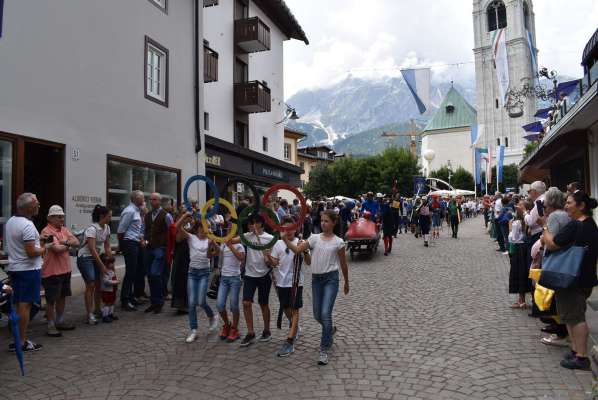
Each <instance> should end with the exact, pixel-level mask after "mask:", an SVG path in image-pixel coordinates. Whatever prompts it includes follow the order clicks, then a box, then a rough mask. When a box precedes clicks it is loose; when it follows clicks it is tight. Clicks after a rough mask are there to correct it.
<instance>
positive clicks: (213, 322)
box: [208, 315, 220, 332]
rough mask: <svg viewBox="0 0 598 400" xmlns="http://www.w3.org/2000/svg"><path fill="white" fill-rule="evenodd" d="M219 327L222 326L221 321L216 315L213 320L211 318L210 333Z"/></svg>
mask: <svg viewBox="0 0 598 400" xmlns="http://www.w3.org/2000/svg"><path fill="white" fill-rule="evenodd" d="M219 325H220V320H219V318H218V316H217V315H214V316H213V317H212V318H210V325H209V326H208V332H214V331H216V330H217V329H218V326H219Z"/></svg>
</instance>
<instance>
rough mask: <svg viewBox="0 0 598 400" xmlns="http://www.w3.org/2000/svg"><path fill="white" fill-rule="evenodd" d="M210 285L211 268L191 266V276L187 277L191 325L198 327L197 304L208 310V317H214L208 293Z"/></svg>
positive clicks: (193, 327) (191, 326)
mask: <svg viewBox="0 0 598 400" xmlns="http://www.w3.org/2000/svg"><path fill="white" fill-rule="evenodd" d="M209 285H210V269H209V268H203V269H196V268H189V277H188V278H187V296H188V298H189V327H190V328H191V329H197V312H196V309H197V306H200V307H201V308H203V309H204V311H205V312H206V315H207V316H208V318H212V317H213V316H214V313H213V312H212V309H211V308H210V306H209V305H208V301H207V296H206V295H207V293H208V286H209Z"/></svg>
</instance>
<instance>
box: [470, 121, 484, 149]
mask: <svg viewBox="0 0 598 400" xmlns="http://www.w3.org/2000/svg"><path fill="white" fill-rule="evenodd" d="M483 134H484V124H479V125H478V124H473V125H471V132H470V135H471V147H475V146H476V145H477V144H478V141H479V140H480V137H482V135H483Z"/></svg>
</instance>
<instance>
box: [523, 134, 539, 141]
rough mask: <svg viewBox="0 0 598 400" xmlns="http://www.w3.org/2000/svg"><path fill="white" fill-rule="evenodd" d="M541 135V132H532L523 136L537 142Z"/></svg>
mask: <svg viewBox="0 0 598 400" xmlns="http://www.w3.org/2000/svg"><path fill="white" fill-rule="evenodd" d="M539 137H540V134H539V133H530V134H529V135H525V136H524V137H523V138H524V139H525V140H527V141H529V142H535V141H536V140H538V138H539Z"/></svg>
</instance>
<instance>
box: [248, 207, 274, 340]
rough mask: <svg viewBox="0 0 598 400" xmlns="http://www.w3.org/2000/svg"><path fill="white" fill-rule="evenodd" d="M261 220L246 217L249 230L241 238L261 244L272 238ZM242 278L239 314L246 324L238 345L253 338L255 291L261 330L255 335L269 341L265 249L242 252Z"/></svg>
mask: <svg viewBox="0 0 598 400" xmlns="http://www.w3.org/2000/svg"><path fill="white" fill-rule="evenodd" d="M263 227H264V219H263V218H262V216H261V215H259V214H254V215H252V216H250V217H249V229H250V231H251V232H250V233H245V234H244V235H245V239H246V240H247V241H249V242H251V243H253V244H256V245H264V244H267V243H270V241H272V239H273V236H272V235H270V234H268V233H266V232H264V228H263ZM245 254H246V256H245V277H244V279H243V315H244V316H245V325H247V335H246V336H245V337H244V338H243V340H242V341H241V347H247V346H249V345H251V344H252V343H253V342H254V340H255V331H254V329H253V298H254V296H255V292H256V290H257V292H258V303H259V305H260V308H261V310H262V318H263V320H264V330H263V331H262V335H261V336H260V338H259V341H260V342H269V341H270V340H271V339H272V334H271V333H270V306H269V305H268V300H269V297H270V288H271V287H272V277H271V276H270V272H271V270H272V269H271V268H270V266H269V265H268V263H269V260H268V256H267V254H268V251H261V250H255V249H252V248H250V247H248V248H247V252H246V253H245Z"/></svg>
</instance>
